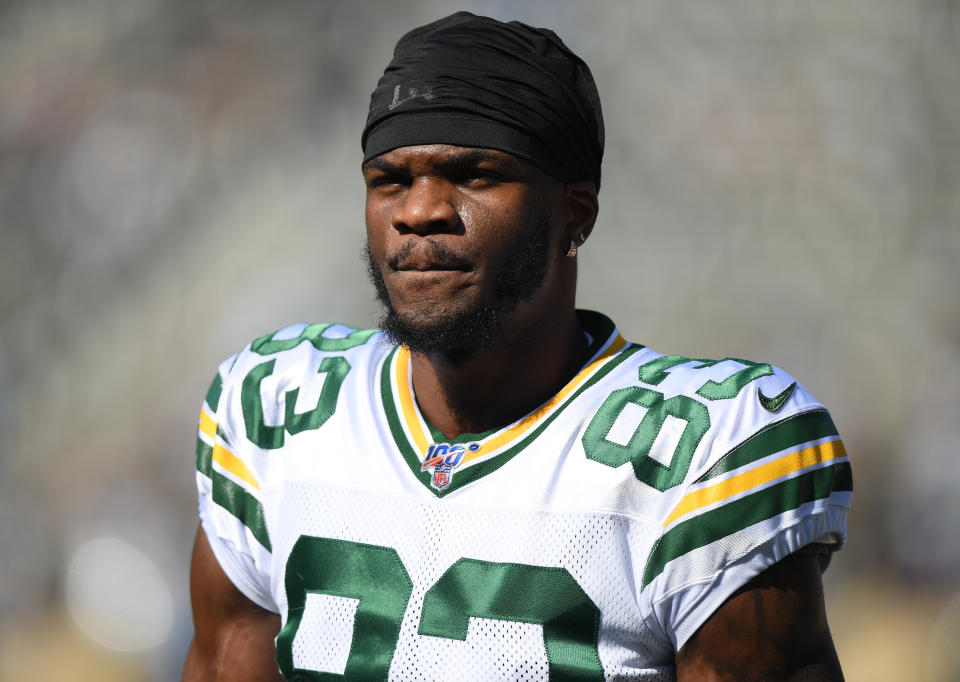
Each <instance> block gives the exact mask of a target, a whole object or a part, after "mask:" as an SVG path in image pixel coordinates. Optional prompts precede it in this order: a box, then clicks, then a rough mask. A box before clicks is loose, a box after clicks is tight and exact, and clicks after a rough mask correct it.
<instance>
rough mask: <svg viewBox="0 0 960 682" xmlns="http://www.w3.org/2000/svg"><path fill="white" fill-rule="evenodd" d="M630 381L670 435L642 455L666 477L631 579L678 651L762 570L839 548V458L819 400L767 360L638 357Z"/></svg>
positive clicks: (842, 455) (846, 471)
mask: <svg viewBox="0 0 960 682" xmlns="http://www.w3.org/2000/svg"><path fill="white" fill-rule="evenodd" d="M637 377H638V380H639V383H638V388H637V389H636V390H637V391H638V395H642V396H643V397H644V399H645V400H646V402H647V403H648V405H652V406H653V407H652V408H648V413H649V412H650V410H651V409H656V410H658V411H659V413H660V416H659V418H658V419H659V420H660V422H661V423H662V422H667V423H670V424H671V427H670V428H669V429H668V428H665V427H661V430H662V431H664V432H670V431H671V430H672V433H673V434H674V438H673V440H672V441H671V440H670V439H669V438H665V439H663V443H662V445H660V447H664V448H665V450H666V451H660V452H657V451H656V448H657V447H658V442H657V441H654V443H653V447H652V448H651V452H649V453H647V460H649V459H651V458H653V462H649V461H646V462H645V464H646V466H647V469H648V470H649V472H650V473H649V474H648V475H649V476H651V477H653V476H654V475H655V474H659V475H660V477H661V478H660V479H659V480H661V481H666V482H667V483H668V484H669V485H662V486H661V487H660V490H661V492H662V493H663V494H662V496H661V499H660V505H659V507H658V508H659V512H658V513H659V518H658V519H657V523H658V525H659V530H658V533H659V537H658V539H657V541H656V543H655V544H654V546H653V547H652V548H651V551H650V553H649V555H648V557H647V560H646V562H645V565H644V567H643V573H642V578H641V584H642V586H643V589H644V590H645V594H646V597H647V601H646V604H647V608H649V609H650V612H651V613H654V614H655V618H656V622H658V623H659V624H660V626H661V627H662V628H663V632H664V633H665V634H666V635H667V636H668V637H669V638H670V639H671V640H672V641H673V643H674V645H675V646H677V647H678V648H679V647H680V646H682V644H683V642H684V641H686V639H687V638H688V637H689V636H690V635H691V634H692V633H693V632H694V631H695V630H696V628H697V627H699V625H700V624H702V623H703V621H704V620H705V619H706V618H707V617H708V616H709V615H710V613H712V612H713V610H714V609H715V608H717V607H718V606H719V605H720V603H722V601H723V599H725V598H726V597H727V596H729V595H730V594H731V593H732V592H733V591H735V590H736V589H737V588H738V587H740V586H741V585H743V584H745V583H746V582H747V581H748V580H749V579H750V578H752V577H753V576H755V575H756V574H758V573H759V572H761V571H763V570H764V569H765V568H767V567H769V566H770V565H772V564H774V563H776V562H777V561H779V560H780V559H782V558H784V557H785V556H787V555H789V554H791V553H793V552H795V551H797V550H799V549H801V548H803V547H804V546H806V545H809V544H811V543H824V544H828V545H830V546H832V547H833V548H839V546H840V545H841V544H842V543H843V541H844V538H845V534H846V524H845V518H846V511H847V508H848V506H849V500H850V492H851V490H852V478H851V473H850V464H849V460H848V458H847V454H846V451H845V449H844V446H843V442H842V441H841V439H840V436H839V434H838V433H837V429H836V427H835V425H834V423H833V420H832V419H831V417H830V415H829V413H828V412H827V410H826V408H825V407H824V405H823V404H822V403H820V402H819V401H818V400H816V398H814V397H813V396H812V395H811V394H810V392H809V391H807V390H806V389H805V388H804V387H803V386H802V385H801V384H800V383H799V382H797V380H796V379H794V378H793V377H792V376H791V375H790V374H788V373H787V372H785V371H783V370H781V369H780V368H778V367H775V366H773V365H770V364H768V363H761V362H753V361H750V360H745V359H742V358H724V359H720V360H707V359H698V358H688V357H683V356H678V355H660V354H657V353H644V354H643V355H642V357H640V358H638V367H637ZM671 469H676V471H674V472H673V475H672V476H669V474H670V471H671Z"/></svg>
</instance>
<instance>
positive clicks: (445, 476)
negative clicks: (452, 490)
mask: <svg viewBox="0 0 960 682" xmlns="http://www.w3.org/2000/svg"><path fill="white" fill-rule="evenodd" d="M432 484H433V487H434V488H436V489H437V490H443V489H444V488H446V487H447V486H448V485H450V472H449V471H436V470H434V472H433V481H432Z"/></svg>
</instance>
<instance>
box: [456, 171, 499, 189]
mask: <svg viewBox="0 0 960 682" xmlns="http://www.w3.org/2000/svg"><path fill="white" fill-rule="evenodd" d="M456 182H457V184H460V185H463V186H465V187H474V188H480V187H488V186H491V185H497V184H500V183H501V182H506V177H504V176H503V175H502V174H500V173H498V172H496V171H492V170H489V169H487V168H465V169H463V170H462V171H460V172H459V173H457V175H456Z"/></svg>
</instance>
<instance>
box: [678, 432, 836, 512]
mask: <svg viewBox="0 0 960 682" xmlns="http://www.w3.org/2000/svg"><path fill="white" fill-rule="evenodd" d="M846 455H847V451H846V450H845V449H844V447H843V441H840V440H833V441H829V442H826V443H821V444H820V445H813V446H811V447H808V448H804V449H803V450H797V451H796V452H791V453H790V454H788V455H784V456H783V457H780V458H778V459H775V460H773V461H772V462H767V463H766V464H762V465H760V466H758V467H755V468H753V469H750V470H749V471H745V472H743V473H742V474H737V475H736V476H732V477H731V478H728V479H726V480H725V481H720V482H719V483H715V484H714V485H711V486H709V487H707V488H701V489H700V490H694V491H693V492H691V493H688V494H687V495H686V496H684V498H683V499H682V500H680V503H679V504H678V505H677V506H676V507H675V508H674V510H673V512H671V514H670V516H668V517H667V520H666V521H664V523H663V525H664V527H666V526H669V525H670V524H671V523H673V522H674V521H676V520H677V519H678V518H680V517H681V516H683V515H685V514H689V513H690V512H693V511H696V510H697V509H700V508H702V507H706V506H707V505H709V504H713V503H714V502H720V501H721V500H725V499H727V498H728V497H732V496H734V495H736V494H738V493H742V492H744V491H745V490H749V489H750V488H755V487H757V486H759V485H762V484H764V483H769V482H770V481H773V480H776V479H778V478H780V477H781V476H786V475H787V474H790V473H793V472H794V471H799V470H800V469H804V468H806V467H808V466H811V465H814V464H819V463H820V462H826V461H828V460H831V459H836V458H837V457H846Z"/></svg>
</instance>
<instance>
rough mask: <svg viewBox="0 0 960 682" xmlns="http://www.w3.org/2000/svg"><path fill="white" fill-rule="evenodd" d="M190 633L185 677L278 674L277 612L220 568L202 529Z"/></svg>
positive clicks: (256, 681) (253, 681) (248, 679)
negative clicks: (262, 604)
mask: <svg viewBox="0 0 960 682" xmlns="http://www.w3.org/2000/svg"><path fill="white" fill-rule="evenodd" d="M190 596H191V602H192V606H193V623H194V629H195V633H194V637H193V641H192V642H191V644H190V649H189V651H188V653H187V659H186V662H185V664H184V667H183V677H182V680H183V682H194V681H200V680H203V681H205V682H206V681H212V682H216V681H217V680H224V681H225V680H230V681H231V682H264V681H269V680H282V679H283V678H282V677H281V676H280V673H279V670H278V668H277V662H276V646H275V644H274V639H275V637H276V636H277V633H278V632H279V631H280V616H279V615H278V614H276V613H271V612H270V611H267V610H265V609H263V608H261V607H260V606H257V605H256V604H254V603H253V602H252V601H250V600H249V599H247V597H245V596H244V595H243V594H242V593H241V592H240V591H239V590H238V589H237V588H236V587H235V586H234V585H233V583H232V582H230V579H229V578H228V577H227V576H226V574H225V573H224V572H223V569H222V568H220V564H219V563H218V562H217V559H216V557H215V556H214V554H213V551H212V550H211V549H210V544H209V542H208V541H207V537H206V534H205V533H204V532H203V529H202V528H201V529H198V530H197V537H196V540H195V542H194V546H193V559H192V561H191V565H190Z"/></svg>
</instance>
